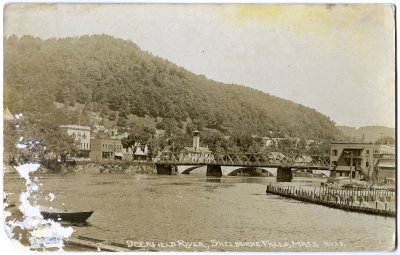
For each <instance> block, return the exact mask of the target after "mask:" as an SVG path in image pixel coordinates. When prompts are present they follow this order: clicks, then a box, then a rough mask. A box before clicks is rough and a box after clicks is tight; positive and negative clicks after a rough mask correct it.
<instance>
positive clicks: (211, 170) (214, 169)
mask: <svg viewBox="0 0 400 255" xmlns="http://www.w3.org/2000/svg"><path fill="white" fill-rule="evenodd" d="M206 175H207V176H216V177H221V176H222V170H221V166H219V165H207V174H206Z"/></svg>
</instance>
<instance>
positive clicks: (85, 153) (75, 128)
mask: <svg viewBox="0 0 400 255" xmlns="http://www.w3.org/2000/svg"><path fill="white" fill-rule="evenodd" d="M60 130H61V131H63V132H66V133H67V134H68V135H69V136H72V137H73V138H74V139H75V141H77V147H78V153H77V155H76V156H77V157H81V158H89V153H90V127H88V126H81V125H61V126H60Z"/></svg>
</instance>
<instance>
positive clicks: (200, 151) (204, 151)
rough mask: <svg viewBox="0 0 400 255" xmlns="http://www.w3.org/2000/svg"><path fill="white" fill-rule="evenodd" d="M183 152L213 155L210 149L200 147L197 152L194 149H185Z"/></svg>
mask: <svg viewBox="0 0 400 255" xmlns="http://www.w3.org/2000/svg"><path fill="white" fill-rule="evenodd" d="M183 150H185V151H187V152H190V153H212V151H211V150H210V149H209V148H208V147H199V148H197V150H196V148H194V147H183V149H182V151H183Z"/></svg>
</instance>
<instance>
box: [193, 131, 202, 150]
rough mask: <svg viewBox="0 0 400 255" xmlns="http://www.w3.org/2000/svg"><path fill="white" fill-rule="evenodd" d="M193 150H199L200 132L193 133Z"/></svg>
mask: <svg viewBox="0 0 400 255" xmlns="http://www.w3.org/2000/svg"><path fill="white" fill-rule="evenodd" d="M193 148H194V149H195V150H196V151H197V150H199V148H200V131H198V130H195V131H193Z"/></svg>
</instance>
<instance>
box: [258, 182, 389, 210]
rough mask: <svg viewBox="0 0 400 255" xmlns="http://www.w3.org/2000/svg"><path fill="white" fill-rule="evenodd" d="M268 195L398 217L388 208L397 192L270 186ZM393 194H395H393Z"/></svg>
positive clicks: (267, 191)
mask: <svg viewBox="0 0 400 255" xmlns="http://www.w3.org/2000/svg"><path fill="white" fill-rule="evenodd" d="M266 193H267V194H268V193H269V194H274V195H279V196H283V197H287V198H292V199H296V200H299V201H303V202H307V203H314V204H318V205H324V206H327V207H331V208H336V209H341V210H345V211H351V212H359V213H367V214H373V215H380V216H385V217H396V211H395V210H391V209H390V208H388V206H387V205H388V201H392V200H394V201H395V198H393V196H395V192H391V193H388V192H387V191H376V190H359V191H357V190H337V189H328V188H325V189H322V190H317V189H315V190H303V189H302V188H301V187H293V186H292V187H278V186H273V185H271V184H270V185H268V186H267V190H266ZM392 193H393V194H392ZM385 195H386V196H385ZM366 202H374V203H375V205H376V206H375V208H371V207H368V206H363V205H365V203H366ZM378 204H379V205H384V208H383V209H378Z"/></svg>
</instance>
